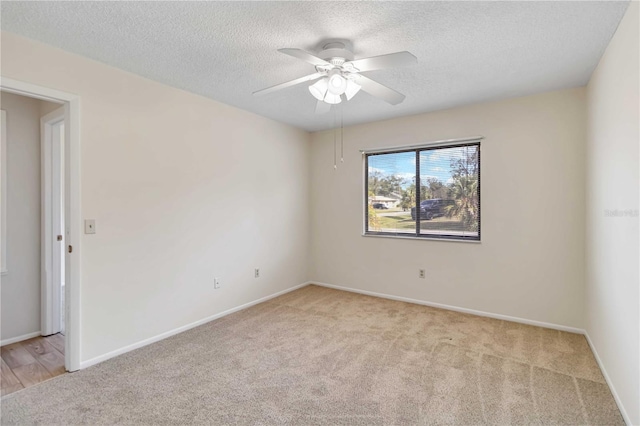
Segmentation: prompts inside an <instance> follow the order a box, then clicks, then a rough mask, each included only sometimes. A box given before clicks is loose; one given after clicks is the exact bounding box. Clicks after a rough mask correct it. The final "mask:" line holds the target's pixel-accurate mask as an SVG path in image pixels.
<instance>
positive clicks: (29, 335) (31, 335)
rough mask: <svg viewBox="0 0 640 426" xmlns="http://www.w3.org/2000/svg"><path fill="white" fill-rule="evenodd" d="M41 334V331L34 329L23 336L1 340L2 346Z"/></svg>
mask: <svg viewBox="0 0 640 426" xmlns="http://www.w3.org/2000/svg"><path fill="white" fill-rule="evenodd" d="M38 336H40V332H39V331H34V332H33V333H28V334H23V335H22V336H18V337H12V338H11V339H4V340H2V341H0V346H5V345H10V344H12V343H18V342H22V341H23V340H27V339H33V338H34V337H38Z"/></svg>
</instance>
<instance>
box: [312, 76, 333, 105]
mask: <svg viewBox="0 0 640 426" xmlns="http://www.w3.org/2000/svg"><path fill="white" fill-rule="evenodd" d="M328 87H329V83H328V82H327V79H326V78H321V79H320V80H318V81H316V82H315V83H313V84H312V85H311V86H309V92H311V94H312V95H313V97H314V98H316V99H317V100H319V101H322V100H324V97H325V95H326V94H327V89H328Z"/></svg>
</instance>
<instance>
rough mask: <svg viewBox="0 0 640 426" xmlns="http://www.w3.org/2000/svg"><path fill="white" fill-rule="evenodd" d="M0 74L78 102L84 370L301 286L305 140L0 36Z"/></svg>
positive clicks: (304, 250) (283, 127)
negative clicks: (84, 228) (84, 229)
mask: <svg viewBox="0 0 640 426" xmlns="http://www.w3.org/2000/svg"><path fill="white" fill-rule="evenodd" d="M1 72H2V76H4V77H9V78H13V79H16V80H22V81H26V82H28V83H33V84H38V85H41V86H45V87H49V88H54V89H58V90H62V91H66V92H70V93H75V94H78V95H79V96H80V97H81V150H82V152H81V169H82V170H81V173H82V181H81V187H82V194H81V195H82V214H83V217H85V218H90V219H95V220H96V230H97V233H96V234H95V235H83V238H82V241H81V244H82V265H81V269H82V288H81V304H82V307H81V309H82V311H81V316H82V320H81V328H82V331H81V338H82V342H81V350H82V353H81V360H82V361H87V360H90V359H92V358H95V357H98V356H101V355H104V354H106V353H108V352H110V351H114V350H118V349H120V348H123V347H125V346H127V345H130V344H135V343H137V342H140V341H141V340H143V339H146V338H151V337H153V336H156V335H159V334H161V333H163V332H167V331H170V330H173V329H175V328H177V327H180V326H184V325H187V324H190V323H193V322H195V321H198V320H201V319H203V318H206V317H208V316H211V315H215V314H217V313H220V312H222V311H225V310H227V309H230V308H233V307H236V306H239V305H241V304H244V303H247V302H250V301H253V300H256V299H258V298H260V297H263V296H267V295H270V294H273V293H275V292H278V291H280V290H284V289H287V288H290V287H292V286H295V285H298V284H301V283H304V282H305V281H306V280H307V270H308V265H307V262H308V252H309V250H308V249H309V200H308V189H309V176H308V168H309V152H310V149H309V135H308V134H307V133H306V132H303V131H300V130H297V129H294V128H292V127H290V126H287V125H283V124H280V123H276V122H274V121H272V120H268V119H265V118H263V117H259V116H256V115H254V114H251V113H248V112H245V111H241V110H238V109H236V108H233V107H230V106H227V105H224V104H221V103H218V102H214V101H211V100H209V99H206V98H203V97H200V96H197V95H193V94H190V93H187V92H184V91H181V90H178V89H174V88H170V87H167V86H165V85H162V84H159V83H156V82H153V81H150V80H146V79H144V78H141V77H138V76H135V75H133V74H130V73H127V72H124V71H120V70H117V69H115V68H112V67H109V66H105V65H103V64H100V63H97V62H94V61H91V60H88V59H86V58H82V57H80V56H76V55H73V54H69V53H66V52H64V51H62V50H59V49H55V48H52V47H49V46H46V45H43V44H40V43H36V42H33V41H30V40H27V39H25V38H22V37H19V36H16V35H13V34H10V33H5V32H3V33H2V69H1ZM257 267H259V268H260V270H261V277H260V278H259V279H255V278H254V277H253V270H254V268H257ZM214 276H216V277H220V278H221V280H222V288H221V289H219V290H214V289H213V277H214Z"/></svg>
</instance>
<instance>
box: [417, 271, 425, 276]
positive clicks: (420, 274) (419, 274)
mask: <svg viewBox="0 0 640 426" xmlns="http://www.w3.org/2000/svg"><path fill="white" fill-rule="evenodd" d="M418 276H419V277H420V278H424V277H425V273H424V269H420V270H419V273H418Z"/></svg>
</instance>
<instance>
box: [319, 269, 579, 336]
mask: <svg viewBox="0 0 640 426" xmlns="http://www.w3.org/2000/svg"><path fill="white" fill-rule="evenodd" d="M310 284H315V285H319V286H321V287H328V288H333V289H336V290H344V291H350V292H352V293H360V294H365V295H367V296H375V297H381V298H383V299H390V300H397V301H400V302H407V303H415V304H416V305H424V306H430V307H432V308H439V309H446V310H448V311H455V312H462V313H465V314H472V315H478V316H481V317H487V318H494V319H499V320H504V321H511V322H518V323H521V324H527V325H535V326H537V327H544V328H551V329H553V330H560V331H568V332H569V333H576V334H584V333H585V331H584V330H583V329H581V328H576V327H568V326H566V325H559V324H552V323H549V322H542V321H535V320H530V319H526V318H518V317H512V316H509V315H501V314H494V313H491V312H484V311H477V310H475V309H468V308H460V307H458V306H452V305H445V304H442V303H434V302H427V301H425V300H419V299H411V298H409V297H402V296H393V295H391V294H384V293H376V292H373V291H367V290H360V289H357V288H351V287H342V286H339V285H333V284H327V283H321V282H318V281H312V282H311V283H310Z"/></svg>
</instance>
